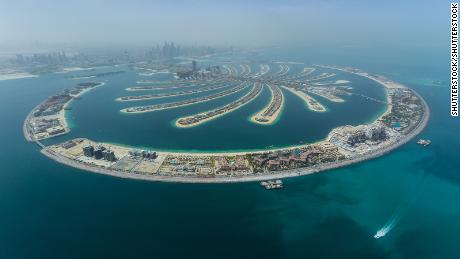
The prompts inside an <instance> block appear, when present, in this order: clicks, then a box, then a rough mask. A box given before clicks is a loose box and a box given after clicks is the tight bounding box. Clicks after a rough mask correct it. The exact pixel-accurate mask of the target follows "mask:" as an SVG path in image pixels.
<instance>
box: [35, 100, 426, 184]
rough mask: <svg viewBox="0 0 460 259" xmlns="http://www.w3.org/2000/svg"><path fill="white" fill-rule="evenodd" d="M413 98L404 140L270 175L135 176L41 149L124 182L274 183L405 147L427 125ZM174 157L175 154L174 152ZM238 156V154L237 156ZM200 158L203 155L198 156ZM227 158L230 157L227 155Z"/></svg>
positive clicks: (59, 160)
mask: <svg viewBox="0 0 460 259" xmlns="http://www.w3.org/2000/svg"><path fill="white" fill-rule="evenodd" d="M416 95H417V96H418V97H419V98H420V100H421V101H422V103H423V106H424V109H425V113H424V116H423V118H422V119H421V121H420V122H419V123H418V125H417V126H416V128H415V129H414V130H413V131H411V133H410V134H409V135H406V136H404V138H402V139H400V140H398V141H396V142H394V143H391V144H390V145H387V146H385V147H382V148H381V149H378V150H374V151H373V152H371V153H369V154H365V155H362V156H359V157H355V158H352V159H346V160H342V161H339V162H332V163H325V164H322V165H321V166H315V167H311V168H299V169H292V170H286V171H279V172H277V171H275V172H273V173H271V174H264V175H253V176H242V177H235V176H234V177H222V178H217V177H214V178H197V177H183V176H180V177H174V176H156V175H143V174H135V173H128V172H121V171H114V170H111V169H108V168H102V167H93V166H88V165H85V164H82V163H78V162H76V161H74V160H71V159H69V158H66V157H63V156H60V155H57V154H54V153H53V152H50V151H48V150H47V149H46V148H44V149H42V150H41V153H42V154H44V155H45V156H47V157H49V158H50V159H53V160H54V161H56V162H59V163H62V164H65V165H68V166H71V167H75V168H78V169H81V170H83V171H86V172H91V173H98V174H103V175H109V176H114V177H119V178H126V179H133V180H146V181H156V182H158V181H159V182H170V183H203V184H205V183H207V184H210V183H211V184H212V183H239V182H253V181H266V180H274V179H283V178H290V177H297V176H304V175H309V174H314V173H319V172H324V171H327V170H331V169H337V168H341V167H344V166H348V165H351V164H356V163H359V162H363V161H367V160H370V159H375V158H378V157H380V156H383V155H385V154H387V153H388V152H390V151H392V150H394V149H396V148H399V147H401V146H402V145H404V144H406V143H407V142H409V141H410V140H412V139H413V138H414V137H415V136H417V135H418V134H420V133H421V132H422V131H423V130H424V129H425V127H426V126H427V124H428V121H429V118H430V110H429V107H428V104H427V103H426V101H425V100H424V99H423V98H422V97H421V96H420V95H419V94H418V93H416ZM175 154H177V153H175ZM239 154H240V155H241V153H239ZM201 155H203V154H201ZM229 155H232V154H231V153H229Z"/></svg>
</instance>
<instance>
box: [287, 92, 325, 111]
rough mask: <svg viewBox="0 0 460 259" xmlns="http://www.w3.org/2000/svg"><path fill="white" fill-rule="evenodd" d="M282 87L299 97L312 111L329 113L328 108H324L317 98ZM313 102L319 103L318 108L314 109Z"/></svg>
mask: <svg viewBox="0 0 460 259" xmlns="http://www.w3.org/2000/svg"><path fill="white" fill-rule="evenodd" d="M281 87H282V88H284V89H286V90H288V91H289V92H291V93H293V94H295V95H297V96H298V97H299V98H300V99H302V100H303V101H304V102H305V104H306V105H307V108H308V109H309V110H310V111H314V112H326V111H327V109H326V107H324V106H323V105H322V104H321V103H319V102H318V101H317V100H316V99H315V98H313V97H311V96H310V95H308V94H306V93H304V92H301V91H297V90H294V89H292V88H289V87H286V86H283V85H282V86H281ZM313 101H314V102H316V103H317V106H318V108H314V105H313V104H312V102H313Z"/></svg>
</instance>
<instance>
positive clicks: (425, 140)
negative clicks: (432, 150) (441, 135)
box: [417, 139, 431, 147]
mask: <svg viewBox="0 0 460 259" xmlns="http://www.w3.org/2000/svg"><path fill="white" fill-rule="evenodd" d="M417 144H419V145H422V146H424V147H426V146H428V145H430V144H431V140H429V139H419V140H418V141H417Z"/></svg>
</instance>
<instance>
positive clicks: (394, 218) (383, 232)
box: [374, 212, 403, 239]
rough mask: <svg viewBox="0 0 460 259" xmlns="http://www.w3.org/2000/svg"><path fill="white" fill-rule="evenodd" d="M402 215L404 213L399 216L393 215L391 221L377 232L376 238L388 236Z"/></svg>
mask: <svg viewBox="0 0 460 259" xmlns="http://www.w3.org/2000/svg"><path fill="white" fill-rule="evenodd" d="M402 214H403V212H401V213H398V214H393V215H392V216H391V218H390V220H388V222H387V223H386V224H385V225H384V226H383V227H382V228H381V229H379V230H377V233H375V235H374V238H375V239H379V238H381V237H384V236H385V235H386V234H388V232H390V231H391V230H392V229H393V228H394V227H395V226H396V224H397V223H398V222H399V219H400V218H401V215H402Z"/></svg>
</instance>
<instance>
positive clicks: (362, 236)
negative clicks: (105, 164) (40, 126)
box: [0, 47, 460, 258]
mask: <svg viewBox="0 0 460 259" xmlns="http://www.w3.org/2000/svg"><path fill="white" fill-rule="evenodd" d="M446 50H447V48H446ZM265 52H266V53H265V55H266V56H268V57H270V58H271V59H273V60H294V61H301V62H306V63H308V64H336V65H344V66H353V67H358V68H362V69H363V70H365V71H368V72H374V73H378V74H383V75H385V76H387V77H389V78H391V79H393V80H395V81H398V82H401V83H403V84H405V85H407V86H409V87H411V88H413V89H415V90H416V91H417V92H418V93H420V94H421V95H422V96H423V97H424V98H425V99H426V101H427V102H428V104H429V106H430V108H431V112H432V116H431V119H430V122H429V125H428V127H427V128H426V130H425V131H424V132H422V134H421V135H420V137H423V138H428V139H431V140H432V144H431V145H430V146H428V147H426V148H423V147H421V146H419V145H417V144H415V140H414V141H411V142H410V143H408V144H406V145H405V146H403V147H401V148H399V149H397V150H394V151H393V152H392V153H390V154H388V155H385V156H383V157H380V158H378V159H375V160H372V161H367V162H364V163H360V164H357V165H354V166H350V167H347V168H343V169H336V170H331V171H327V172H323V173H320V174H316V175H309V176H304V177H298V178H292V179H286V180H285V181H284V182H285V186H286V187H285V188H284V189H282V190H279V191H266V190H264V189H262V188H260V186H259V185H258V183H239V184H209V185H208V184H172V183H156V182H145V181H137V180H126V179H118V178H114V177H110V176H103V175H97V174H92V173H88V172H85V171H81V170H77V169H73V168H69V167H67V166H64V165H61V164H58V163H56V162H54V161H52V160H50V159H48V158H46V157H45V156H43V155H41V154H40V153H39V149H38V147H37V146H36V145H34V144H31V143H27V142H26V141H25V139H24V137H23V135H22V123H23V121H24V118H25V117H26V115H27V114H28V113H29V111H30V110H31V109H32V108H33V107H35V106H36V105H37V104H38V103H40V102H41V101H42V100H44V99H46V98H47V97H48V96H50V95H52V94H54V93H56V92H58V91H60V90H62V89H64V88H68V87H72V86H74V85H75V83H76V82H78V81H75V80H69V79H66V78H64V75H62V76H61V77H60V78H58V79H56V75H42V76H41V77H40V78H29V79H18V80H9V81H0V120H1V124H0V143H2V148H1V149H0V166H1V167H0V168H1V170H0V258H82V257H96V258H100V257H110V258H127V257H134V258H146V257H147V258H184V257H189V258H255V257H265V258H281V257H285V258H460V249H458V245H459V244H460V235H459V233H460V169H459V167H458V165H457V162H458V160H457V159H458V157H459V156H458V152H459V147H460V137H459V135H458V134H459V133H458V132H460V120H459V119H458V118H452V117H450V106H449V104H450V99H449V98H450V96H449V89H450V88H449V59H448V58H449V55H448V53H447V52H443V51H439V50H431V49H429V50H426V49H423V50H422V49H420V50H418V49H410V50H408V49H399V48H395V49H392V50H391V51H389V50H385V51H384V50H382V49H380V48H375V49H362V48H360V49H354V48H352V47H350V48H343V49H325V48H313V47H308V48H307V47H297V48H275V49H269V50H265ZM82 73H83V72H82ZM130 73H134V72H133V71H128V72H126V73H125V74H123V75H115V76H113V78H109V77H107V78H106V79H104V78H102V80H108V81H114V83H113V84H111V85H112V86H111V87H113V89H114V90H113V91H109V90H107V89H111V88H108V87H109V84H107V86H102V87H101V88H99V89H95V90H93V91H92V92H89V93H88V94H86V95H84V96H83V99H82V100H79V101H78V102H79V103H75V104H74V105H72V107H73V110H72V111H71V112H70V113H69V115H68V116H69V119H70V120H71V123H72V132H71V133H70V134H69V135H68V136H64V137H62V138H58V139H56V140H52V141H50V142H53V141H62V140H63V139H67V138H71V137H82V136H83V137H90V138H92V139H95V140H100V141H109V142H121V144H128V145H133V146H144V145H145V146H146V147H156V148H160V149H172V150H182V149H190V148H194V147H195V148H196V149H198V150H218V149H221V148H227V149H235V150H237V149H244V148H248V147H249V148H251V149H259V148H264V147H266V146H267V145H275V146H286V145H293V144H296V143H299V141H305V142H308V141H315V140H318V139H321V138H323V137H325V136H324V134H325V132H327V131H328V127H330V128H332V127H334V125H335V124H334V123H339V125H340V123H342V124H343V123H351V124H356V123H358V124H359V123H362V122H366V121H369V120H372V118H373V117H374V116H375V115H376V114H378V113H379V112H381V111H382V107H381V106H379V105H371V104H369V106H366V107H367V108H368V109H361V114H358V115H359V116H356V114H354V116H352V115H350V114H351V113H352V111H353V109H357V108H356V107H353V105H351V104H354V105H362V104H360V103H359V102H352V101H351V100H350V102H349V103H350V105H351V106H350V107H349V104H344V106H342V107H334V104H331V103H327V102H326V101H325V100H323V101H324V102H325V104H326V105H329V107H328V108H331V112H330V115H329V114H328V115H325V117H327V118H328V119H321V118H319V117H318V118H314V116H318V115H315V114H311V113H310V115H308V116H313V117H311V118H309V119H308V120H307V122H302V123H300V124H294V125H289V122H290V121H292V119H288V118H289V116H294V115H291V114H297V113H296V110H295V109H296V108H295V107H297V106H298V105H295V104H293V105H292V107H289V106H287V107H286V108H285V110H284V111H283V118H281V119H280V121H279V123H278V124H276V125H275V126H273V127H272V128H269V127H265V128H264V129H263V132H264V134H266V136H269V139H271V141H268V142H267V141H266V139H267V138H263V136H262V137H261V136H258V135H257V136H255V135H254V134H255V133H254V132H257V131H258V130H259V129H256V128H254V127H255V126H254V125H251V124H250V123H249V122H248V121H247V119H246V118H247V117H248V116H250V115H251V114H252V113H251V111H252V112H254V111H257V108H256V106H257V107H259V108H260V107H263V106H264V104H266V102H267V100H268V98H269V95H268V92H267V91H265V92H264V93H262V94H261V96H259V98H260V99H261V100H260V103H261V105H258V104H257V102H255V103H250V104H248V105H247V107H246V108H245V109H240V110H237V111H235V112H234V113H232V114H229V115H228V117H227V116H224V117H222V119H223V120H222V121H225V120H224V119H226V120H228V121H230V122H231V123H232V125H234V127H235V128H239V129H242V130H240V131H238V132H236V131H235V132H230V133H225V132H224V131H223V127H224V126H222V123H220V122H219V121H221V120H220V119H219V120H216V121H213V122H212V123H209V125H206V127H203V128H202V130H203V129H205V130H208V131H209V132H214V133H215V132H217V133H215V135H209V134H204V136H201V137H202V138H206V137H209V138H210V141H208V142H206V143H205V142H203V141H200V139H199V138H197V136H199V134H200V133H199V132H200V130H199V128H197V129H196V132H195V133H193V134H192V135H193V136H192V137H191V136H188V135H187V134H189V133H188V132H187V131H185V133H184V132H173V131H171V132H170V134H171V135H174V140H172V141H171V140H170V139H168V129H173V128H172V127H171V125H169V124H167V123H164V122H171V121H172V120H173V119H174V116H173V115H172V113H171V112H169V111H168V112H164V113H158V114H154V113H150V114H148V115H147V114H146V115H139V116H137V115H136V116H131V115H120V114H119V113H116V112H114V111H115V110H119V109H121V108H123V107H126V106H127V105H126V103H116V102H114V101H113V99H114V98H116V97H119V96H120V93H123V91H124V90H123V89H124V88H125V87H129V86H132V85H127V84H128V83H130V82H135V80H134V79H129V76H130ZM117 77H119V80H118V79H117ZM48 78H49V80H48ZM123 80H131V81H126V82H124V81H123ZM356 80H357V79H356ZM48 81H49V83H46V82H48ZM352 81H353V80H352ZM38 82H39V83H38ZM117 82H119V83H118V84H117ZM358 84H359V83H357V85H356V87H359V86H358ZM104 87H106V88H104ZM117 89H118V90H117ZM372 89H374V90H372ZM378 89H379V88H378V87H372V86H369V90H368V91H369V95H373V96H375V97H379V98H381V97H382V96H383V95H382V92H380V91H379V90H378ZM364 90H365V89H363V91H364ZM124 93H125V94H126V92H124ZM242 94H244V93H241V95H242ZM108 95H109V96H108ZM203 95H205V94H203ZM238 96H239V95H238V94H236V95H234V96H229V97H228V98H227V97H225V98H222V99H220V100H216V101H215V103H213V104H212V105H214V106H216V107H217V106H219V105H221V104H222V103H226V102H228V101H229V100H232V99H235V98H238ZM102 97H103V98H102ZM290 97H292V96H287V97H286V98H287V100H289V99H292V101H291V102H290V103H295V98H290ZM264 98H265V99H264ZM159 101H160V100H159ZM75 102H77V101H75ZM251 105H252V106H254V107H252V108H251ZM190 109H192V110H183V111H180V110H179V111H178V112H179V113H183V114H187V113H189V112H193V111H200V110H203V109H207V106H206V105H201V104H200V105H196V107H194V108H190ZM347 109H350V110H347ZM334 111H335V112H336V113H334ZM340 112H341V113H340ZM334 114H341V116H337V117H336V119H335V120H334V117H333V116H334ZM123 116H125V117H126V118H123ZM284 116H286V117H284ZM328 116H330V117H328ZM120 118H122V119H120ZM146 118H148V119H149V120H148V122H149V124H148V125H145V126H142V123H143V122H144V123H145V122H146ZM242 118H243V119H242ZM284 118H285V119H284ZM123 119H126V120H123ZM283 119H284V120H285V122H284V123H283ZM341 120H342V121H341ZM123 122H124V123H123ZM150 122H151V123H150ZM155 122H158V124H154V123H155ZM160 122H161V123H160ZM165 125H166V126H165ZM286 125H288V126H286ZM321 125H322V126H321ZM241 127H243V128H241ZM283 127H292V129H293V130H292V134H285V135H283V134H281V133H282V132H285V131H287V130H289V129H287V128H283ZM304 128H306V129H308V130H305V131H304V130H303V129H304ZM173 130H178V129H173ZM194 130H195V129H194ZM221 130H222V131H221ZM227 131H228V129H227ZM122 133H123V136H122ZM222 134H225V135H227V136H233V139H232V138H230V139H229V138H228V137H227V138H220V137H219V136H222ZM248 134H249V135H248ZM120 136H122V137H120ZM146 136H147V137H146ZM148 136H150V137H148ZM245 136H246V137H247V140H246V139H245ZM248 136H249V137H248ZM251 136H253V137H251ZM254 136H255V137H254ZM118 137H120V138H118ZM235 139H236V140H237V141H235ZM160 140H162V141H163V142H162V141H160ZM382 228H386V229H387V230H388V232H387V234H386V235H385V236H384V237H382V238H380V239H374V238H373V236H374V234H375V233H376V232H377V231H378V230H379V229H382Z"/></svg>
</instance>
